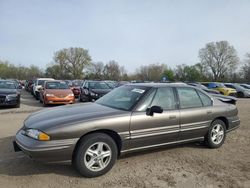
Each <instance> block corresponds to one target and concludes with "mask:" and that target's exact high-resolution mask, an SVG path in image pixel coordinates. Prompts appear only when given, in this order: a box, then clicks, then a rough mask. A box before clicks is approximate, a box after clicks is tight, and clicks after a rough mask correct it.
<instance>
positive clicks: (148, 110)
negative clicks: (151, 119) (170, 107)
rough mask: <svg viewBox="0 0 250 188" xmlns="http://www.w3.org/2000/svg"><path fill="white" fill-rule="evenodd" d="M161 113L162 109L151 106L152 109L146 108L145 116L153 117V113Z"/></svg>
mask: <svg viewBox="0 0 250 188" xmlns="http://www.w3.org/2000/svg"><path fill="white" fill-rule="evenodd" d="M162 112H163V109H162V107H160V106H152V107H150V108H147V110H146V114H147V115H148V116H153V115H154V113H158V114H160V113H162Z"/></svg>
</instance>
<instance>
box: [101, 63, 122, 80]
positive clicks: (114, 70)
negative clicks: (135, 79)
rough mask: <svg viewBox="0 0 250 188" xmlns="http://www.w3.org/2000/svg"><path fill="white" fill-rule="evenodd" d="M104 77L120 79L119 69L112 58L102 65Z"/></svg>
mask: <svg viewBox="0 0 250 188" xmlns="http://www.w3.org/2000/svg"><path fill="white" fill-rule="evenodd" d="M123 71H124V70H123ZM104 78H105V79H107V80H120V78H121V70H120V66H119V64H118V63H117V62H116V61H114V60H112V61H110V62H108V63H107V64H106V65H105V66H104Z"/></svg>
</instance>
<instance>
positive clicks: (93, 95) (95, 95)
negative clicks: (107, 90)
mask: <svg viewBox="0 0 250 188" xmlns="http://www.w3.org/2000/svg"><path fill="white" fill-rule="evenodd" d="M90 95H91V96H92V97H97V96H98V94H96V93H93V92H91V93H90Z"/></svg>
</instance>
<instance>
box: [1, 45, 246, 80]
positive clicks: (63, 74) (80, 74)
mask: <svg viewBox="0 0 250 188" xmlns="http://www.w3.org/2000/svg"><path fill="white" fill-rule="evenodd" d="M198 57H199V62H198V63H196V64H194V65H187V64H179V65H176V66H175V67H169V66H168V65H167V64H164V63H154V64H150V65H143V66H140V67H138V68H137V69H136V70H135V72H134V73H130V74H129V73H127V71H126V69H125V68H124V66H121V65H119V63H118V62H116V61H114V60H111V61H109V62H106V63H104V62H93V61H92V58H91V56H90V54H89V52H88V50H86V49H83V48H64V49H61V50H59V51H57V52H55V53H54V57H53V62H52V63H50V64H49V65H48V66H47V68H46V69H45V70H42V69H40V68H39V67H38V66H35V65H31V66H29V67H26V66H22V65H14V64H11V63H9V62H7V61H0V78H15V79H19V80H25V79H32V78H35V77H44V76H45V77H53V78H55V79H64V80H65V79H99V80H118V81H119V80H127V81H129V80H140V81H161V80H163V79H164V80H169V81H222V82H250V53H247V54H246V56H245V59H243V60H242V61H240V59H239V57H238V56H237V51H236V50H235V48H234V47H233V46H232V45H230V44H229V42H227V41H218V42H211V43H207V44H206V45H205V47H204V48H201V49H200V50H199V53H198Z"/></svg>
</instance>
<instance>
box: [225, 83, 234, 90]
mask: <svg viewBox="0 0 250 188" xmlns="http://www.w3.org/2000/svg"><path fill="white" fill-rule="evenodd" d="M225 86H226V87H229V88H232V89H235V87H234V86H232V85H227V84H225Z"/></svg>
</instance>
